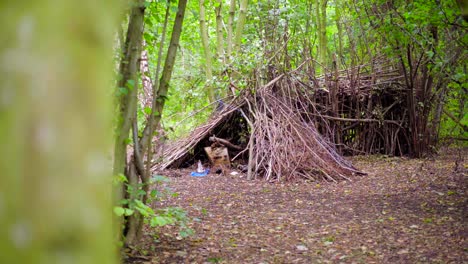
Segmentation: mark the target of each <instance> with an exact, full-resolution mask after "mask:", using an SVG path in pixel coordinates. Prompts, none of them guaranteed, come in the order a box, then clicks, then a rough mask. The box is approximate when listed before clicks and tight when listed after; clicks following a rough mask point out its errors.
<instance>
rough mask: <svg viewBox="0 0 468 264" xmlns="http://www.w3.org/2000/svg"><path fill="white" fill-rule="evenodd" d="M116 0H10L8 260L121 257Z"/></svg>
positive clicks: (6, 45) (3, 192)
mask: <svg viewBox="0 0 468 264" xmlns="http://www.w3.org/2000/svg"><path fill="white" fill-rule="evenodd" d="M117 6H118V3H117V2H115V1H110V0H104V1H94V0H83V1H80V2H79V3H77V2H76V1H70V0H68V1H66V0H63V1H53V0H38V1H2V2H1V3H0V21H1V22H2V25H4V26H3V27H2V28H1V30H0V31H1V34H2V41H1V42H0V77H1V80H2V85H1V86H0V145H1V147H0V155H1V159H0V171H1V175H2V177H1V183H0V226H1V227H0V238H1V239H0V263H115V262H116V260H117V258H116V256H115V253H116V252H117V251H116V250H115V248H114V246H113V245H114V243H113V235H112V231H113V223H112V213H111V212H112V201H111V197H112V195H111V191H112V190H111V189H112V184H111V175H112V174H111V167H112V164H111V161H110V155H108V154H109V153H110V147H109V140H110V139H111V138H112V128H111V124H110V121H112V118H111V110H112V109H111V107H110V102H109V100H110V99H111V98H112V96H111V95H112V93H111V91H112V90H111V89H108V88H113V86H112V81H111V77H112V76H111V74H112V61H111V58H112V48H113V47H112V45H113V40H114V36H113V24H114V22H115V21H114V18H115V17H114V14H116V13H117V11H118V10H117V8H116V7H117Z"/></svg>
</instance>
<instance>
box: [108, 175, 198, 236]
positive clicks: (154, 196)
mask: <svg viewBox="0 0 468 264" xmlns="http://www.w3.org/2000/svg"><path fill="white" fill-rule="evenodd" d="M167 182H170V179H169V178H167V177H164V176H161V175H154V176H153V177H152V178H151V181H150V184H155V185H156V186H157V188H155V189H153V190H152V191H151V192H150V194H149V197H148V200H147V203H148V204H149V203H151V202H153V201H161V200H162V199H164V198H165V197H168V196H173V197H175V196H177V193H174V192H172V191H171V189H170V188H167V187H163V184H164V183H167ZM114 184H125V185H126V187H127V192H128V194H129V195H128V197H134V198H133V199H129V198H126V199H122V200H120V201H119V205H117V206H114V213H115V214H116V215H117V216H119V217H121V216H131V215H133V214H134V213H135V212H138V213H140V214H141V215H142V216H143V219H144V222H145V224H149V226H151V227H154V228H157V227H162V226H165V225H178V226H179V236H180V237H182V238H184V237H188V236H190V235H193V233H194V231H193V230H192V229H191V228H189V227H188V226H187V224H188V222H189V218H188V216H187V213H186V212H185V210H183V209H182V208H180V207H166V208H162V209H158V210H154V209H153V208H151V207H150V206H149V205H148V204H145V203H144V202H143V197H144V196H145V194H146V193H145V191H144V190H143V188H142V187H143V186H142V184H140V185H139V186H137V187H138V188H133V187H132V186H130V185H128V184H127V178H126V177H125V176H124V175H117V176H115V177H114Z"/></svg>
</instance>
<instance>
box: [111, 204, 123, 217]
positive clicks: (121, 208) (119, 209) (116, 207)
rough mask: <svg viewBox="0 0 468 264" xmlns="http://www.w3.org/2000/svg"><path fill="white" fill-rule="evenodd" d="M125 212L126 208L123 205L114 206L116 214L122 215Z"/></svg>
mask: <svg viewBox="0 0 468 264" xmlns="http://www.w3.org/2000/svg"><path fill="white" fill-rule="evenodd" d="M124 213H125V208H123V207H121V206H114V214H116V215H117V216H122V215H124Z"/></svg>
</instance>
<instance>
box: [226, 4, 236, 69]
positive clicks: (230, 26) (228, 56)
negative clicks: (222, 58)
mask: <svg viewBox="0 0 468 264" xmlns="http://www.w3.org/2000/svg"><path fill="white" fill-rule="evenodd" d="M235 14H236V0H231V1H230V4H229V18H228V26H227V54H226V61H227V62H228V63H230V61H231V56H232V50H233V43H234V42H233V39H234V34H233V27H234V16H235Z"/></svg>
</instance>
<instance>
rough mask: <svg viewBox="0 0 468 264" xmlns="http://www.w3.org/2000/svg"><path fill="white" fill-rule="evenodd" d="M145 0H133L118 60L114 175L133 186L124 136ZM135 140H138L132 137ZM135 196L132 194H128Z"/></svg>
mask: <svg viewBox="0 0 468 264" xmlns="http://www.w3.org/2000/svg"><path fill="white" fill-rule="evenodd" d="M144 3H145V1H144V0H135V2H134V4H133V7H132V9H131V13H130V20H129V24H128V31H127V37H126V40H125V50H124V51H123V52H124V55H123V58H122V61H121V63H120V75H121V80H120V81H119V84H118V89H121V90H122V89H123V90H124V91H127V92H126V93H125V92H124V93H123V94H122V95H121V99H120V105H119V112H118V117H119V123H118V124H117V129H116V141H115V147H114V175H122V174H124V175H125V176H126V177H127V179H128V183H129V185H131V186H133V188H136V187H135V186H137V184H138V178H137V176H136V175H135V174H134V173H133V170H131V169H129V168H131V164H127V162H128V161H127V138H128V135H129V132H130V128H131V126H132V124H133V123H134V122H136V110H137V91H138V88H137V87H138V74H137V73H138V67H139V65H140V63H139V58H140V55H141V47H142V41H143V40H142V38H143V27H144V15H145V7H144ZM134 142H135V143H137V142H138V141H134ZM122 192H123V193H122V196H124V197H125V196H126V195H128V194H127V193H126V188H125V187H124V188H123V189H122ZM128 198H129V199H134V198H135V197H128ZM139 218H140V216H139V214H138V213H135V214H133V215H132V216H130V217H129V218H128V222H127V224H128V226H130V227H131V226H135V224H134V223H133V222H134V221H138V219H139ZM126 229H127V230H126V231H127V234H124V235H126V241H125V242H126V243H128V244H131V243H133V241H134V238H135V233H134V232H133V229H132V228H126Z"/></svg>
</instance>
